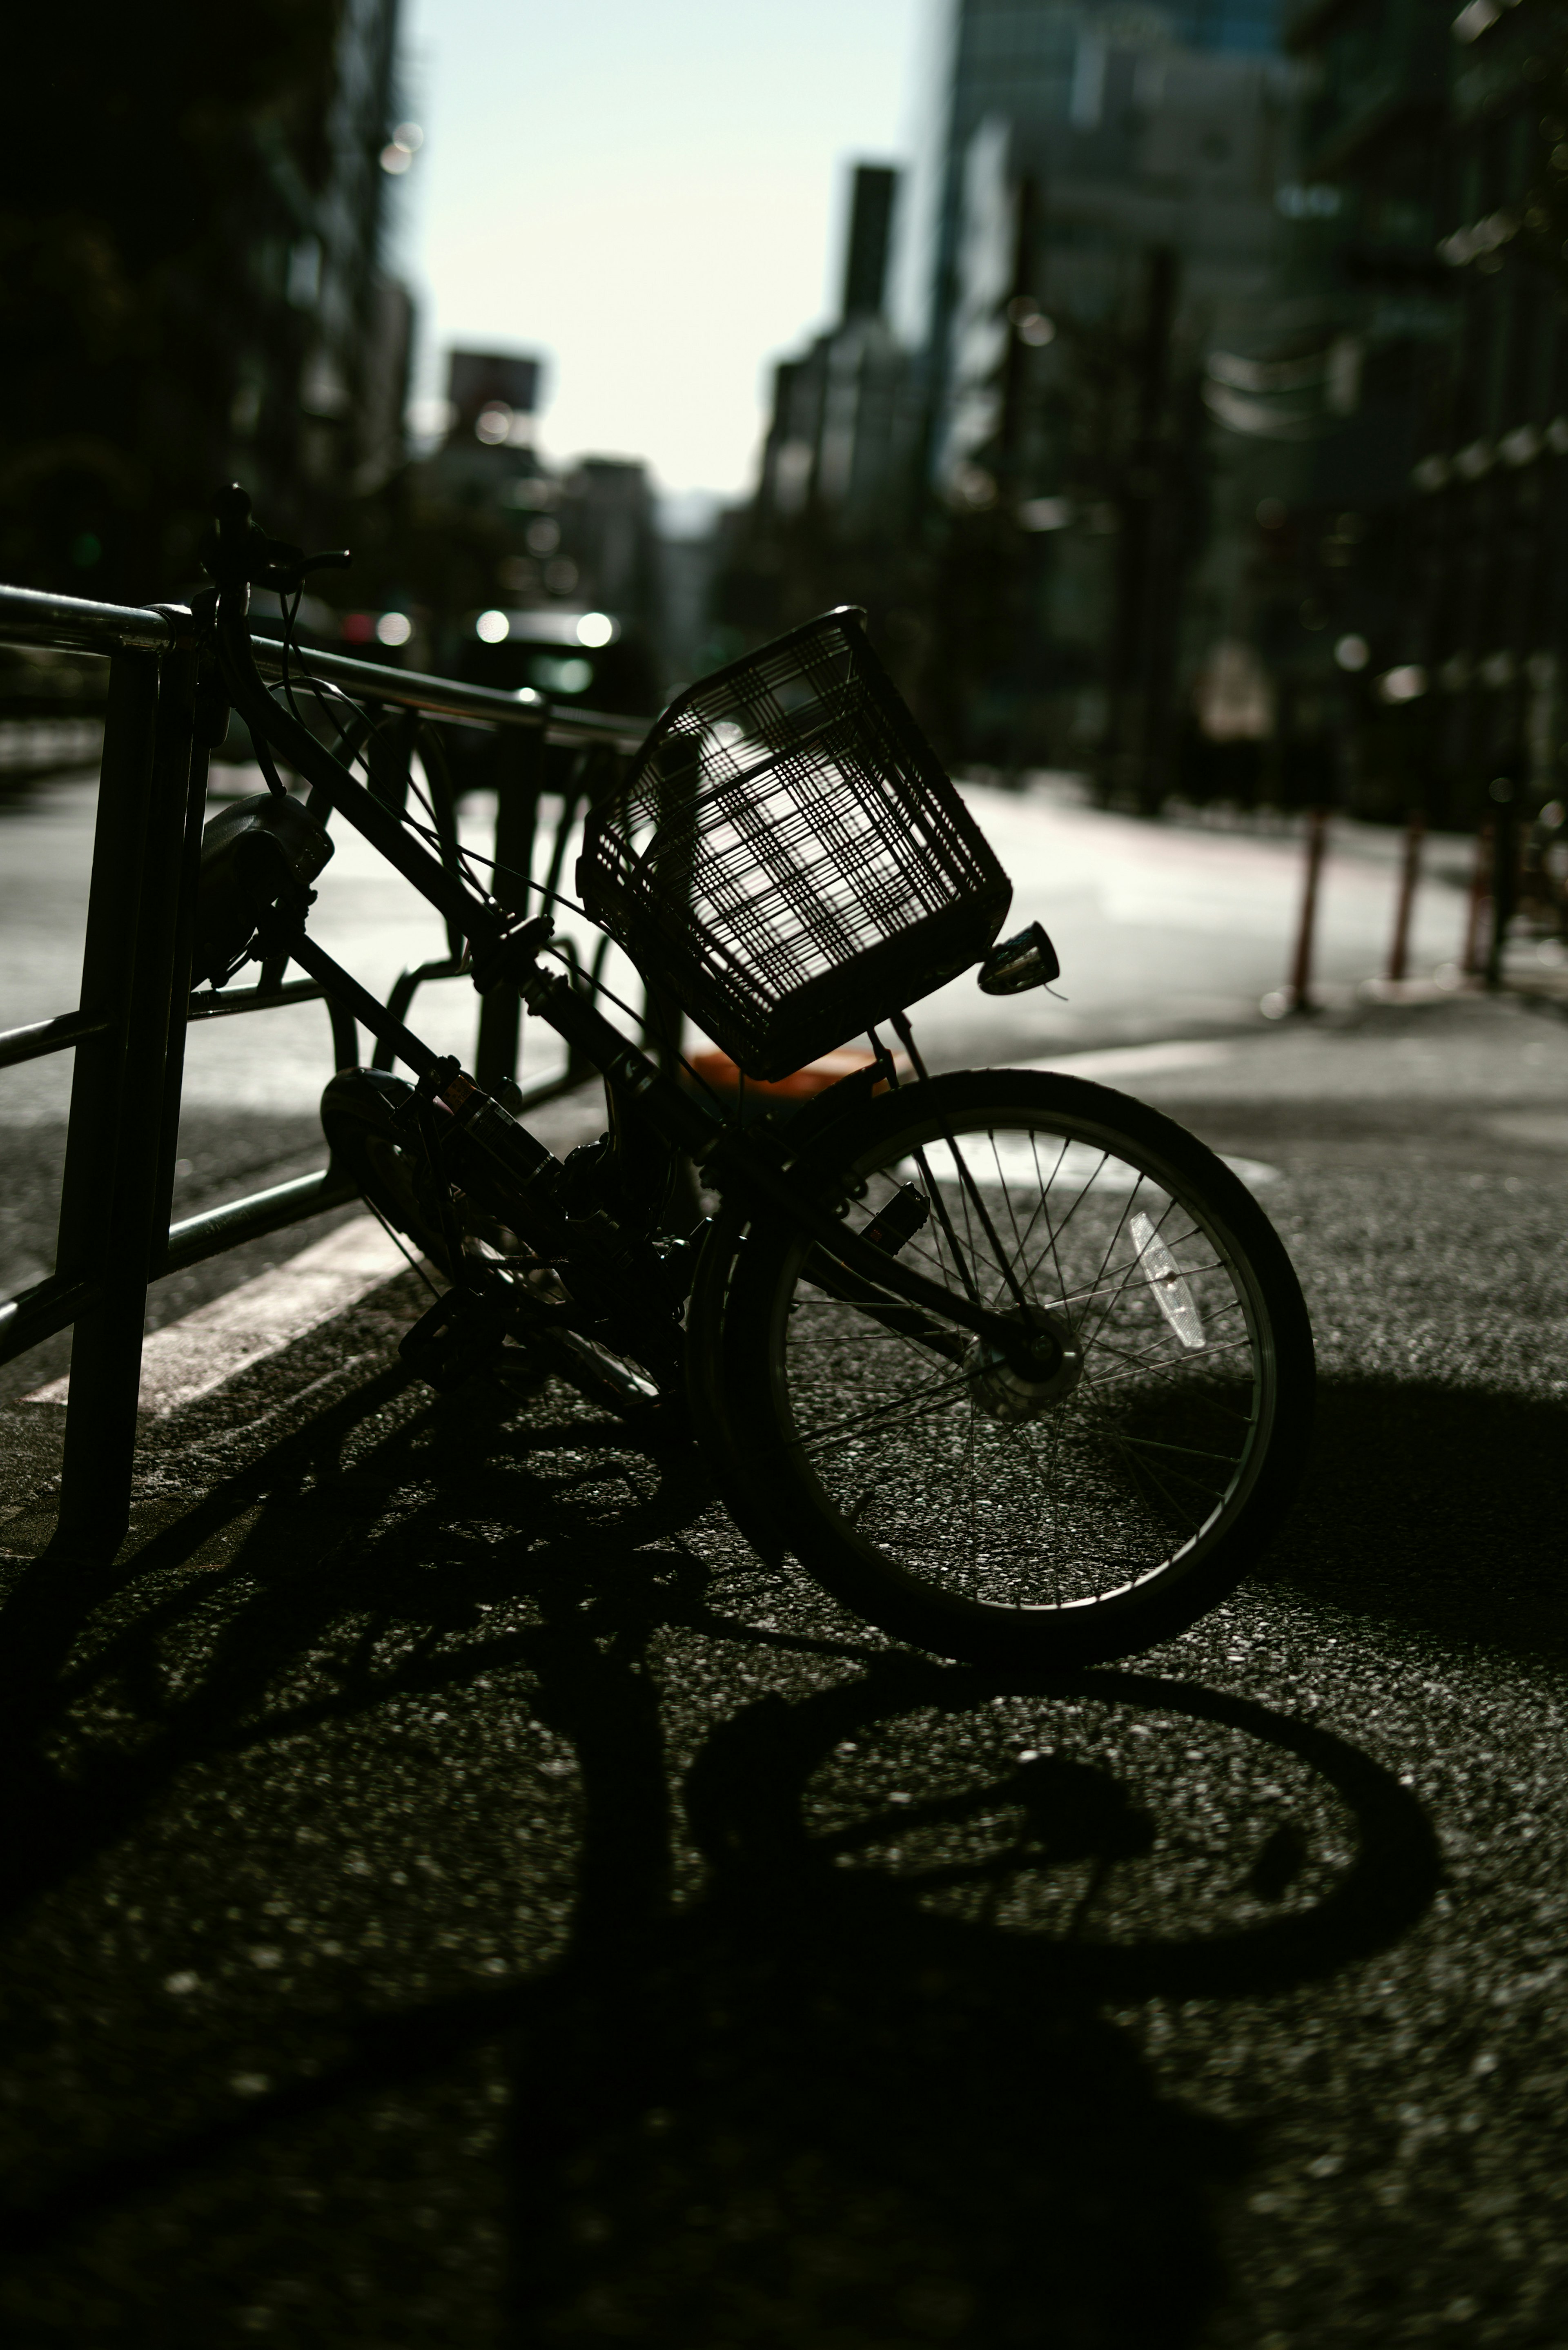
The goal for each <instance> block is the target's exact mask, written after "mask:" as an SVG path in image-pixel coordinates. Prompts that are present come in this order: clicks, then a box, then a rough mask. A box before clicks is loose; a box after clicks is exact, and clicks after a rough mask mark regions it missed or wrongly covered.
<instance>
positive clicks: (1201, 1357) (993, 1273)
mask: <svg viewBox="0 0 1568 2350" xmlns="http://www.w3.org/2000/svg"><path fill="white" fill-rule="evenodd" d="M832 1147H833V1149H834V1150H835V1153H836V1163H837V1170H838V1172H839V1173H840V1175H841V1176H842V1177H843V1178H844V1180H846V1182H847V1184H848V1185H849V1187H850V1188H851V1190H854V1189H855V1187H856V1186H857V1185H858V1184H863V1185H864V1186H865V1191H864V1195H863V1196H864V1201H865V1206H864V1209H863V1210H861V1209H857V1211H856V1219H857V1222H861V1221H862V1220H863V1221H864V1225H865V1228H866V1229H867V1232H871V1231H872V1229H873V1228H874V1227H875V1228H877V1229H878V1230H879V1231H880V1232H881V1234H882V1235H883V1239H882V1242H881V1243H880V1244H884V1245H891V1246H893V1247H894V1248H895V1249H896V1250H897V1252H898V1253H900V1254H901V1255H902V1257H903V1259H904V1261H905V1262H906V1263H909V1264H910V1265H911V1266H914V1267H918V1269H919V1271H920V1272H922V1273H923V1274H926V1275H927V1276H928V1278H930V1279H934V1280H938V1281H940V1282H941V1283H943V1284H944V1285H946V1286H948V1287H950V1289H952V1290H953V1291H954V1292H955V1293H956V1294H959V1295H966V1294H967V1295H971V1296H975V1295H978V1296H979V1297H980V1298H981V1301H982V1302H983V1303H985V1304H986V1305H990V1306H992V1307H994V1308H996V1309H997V1310H999V1311H1001V1312H1003V1313H1005V1314H1007V1315H1010V1316H1011V1317H1012V1318H1014V1319H1017V1320H1019V1321H1020V1322H1028V1323H1030V1324H1031V1325H1033V1326H1036V1327H1043V1328H1046V1329H1049V1330H1050V1331H1051V1332H1052V1334H1053V1335H1054V1336H1055V1337H1056V1338H1057V1339H1058V1341H1059V1342H1060V1344H1061V1347H1062V1349H1063V1353H1062V1360H1061V1364H1060V1366H1059V1367H1058V1368H1056V1369H1055V1370H1054V1371H1053V1372H1052V1374H1051V1376H1050V1377H1049V1378H1041V1379H1039V1380H1033V1379H1032V1378H1028V1377H1021V1376H1020V1375H1019V1373H1018V1371H1017V1369H1016V1367H1013V1365H1012V1364H1010V1362H1009V1361H1008V1360H1005V1359H1003V1357H1002V1356H1001V1355H999V1354H998V1353H997V1351H996V1350H995V1349H993V1348H990V1347H987V1345H986V1344H985V1343H984V1342H983V1341H981V1340H979V1339H976V1338H973V1337H971V1336H968V1335H967V1334H965V1333H963V1332H961V1331H959V1330H956V1329H955V1328H953V1326H950V1325H945V1326H944V1325H940V1324H938V1323H936V1322H935V1321H932V1320H930V1319H929V1317H926V1316H924V1315H919V1314H918V1313H916V1312H914V1311H913V1310H912V1309H910V1308H908V1307H899V1308H893V1309H891V1310H889V1309H888V1308H887V1307H884V1308H883V1310H882V1311H881V1312H880V1313H879V1314H877V1313H872V1314H868V1313H867V1312H866V1311H864V1310H863V1308H862V1307H859V1306H857V1305H855V1304H854V1303H852V1302H849V1300H848V1299H847V1298H846V1295H845V1294H844V1292H845V1289H846V1284H845V1282H844V1281H843V1279H842V1278H840V1277H837V1276H836V1275H835V1274H834V1270H833V1266H832V1263H831V1260H830V1259H829V1258H827V1257H826V1256H825V1255H823V1254H822V1253H820V1252H818V1251H815V1250H814V1249H813V1247H812V1244H811V1243H809V1242H808V1241H807V1240H805V1238H804V1237H803V1236H802V1235H801V1234H800V1233H799V1232H798V1231H794V1230H792V1229H791V1228H790V1227H789V1226H788V1225H787V1223H785V1222H784V1221H783V1220H777V1221H775V1220H773V1219H767V1220H759V1221H757V1222H754V1223H753V1226H752V1228H751V1230H750V1232H749V1233H748V1234H747V1236H746V1239H745V1242H744V1244H743V1246H740V1247H738V1248H737V1249H736V1251H735V1254H734V1262H733V1271H732V1277H731V1280H730V1283H729V1288H728V1295H727V1297H726V1300H725V1309H724V1331H725V1365H726V1386H727V1388H728V1392H729V1396H730V1399H731V1401H730V1406H729V1409H728V1410H727V1412H726V1435H727V1438H728V1440H729V1442H730V1445H731V1449H732V1456H733V1465H734V1470H735V1471H736V1472H738V1475H739V1479H740V1481H741V1483H742V1486H743V1487H744V1488H745V1489H747V1490H748V1491H749V1493H750V1495H751V1497H752V1500H751V1513H752V1515H753V1517H754V1516H755V1515H756V1513H757V1511H758V1509H759V1508H760V1509H761V1510H762V1511H763V1512H764V1513H772V1514H773V1515H774V1516H775V1517H776V1519H777V1522H778V1524H779V1527H780V1530H781V1532H782V1534H783V1535H784V1540H785V1541H786V1543H787V1544H788V1545H789V1547H790V1548H792V1549H793V1550H794V1552H795V1554H796V1555H797V1556H798V1557H799V1558H800V1560H801V1562H802V1564H803V1565H805V1566H806V1567H807V1568H808V1569H809V1570H810V1571H811V1572H812V1573H813V1574H814V1575H816V1576H817V1578H818V1579H819V1580H820V1581H821V1582H823V1583H824V1584H825V1585H826V1586H827V1587H828V1588H830V1589H831V1590H833V1591H835V1592H836V1593H837V1594H838V1595H839V1596H841V1597H843V1598H844V1599H846V1601H847V1602H848V1603H849V1604H850V1605H851V1606H852V1607H855V1608H857V1610H858V1611H859V1612H860V1613H861V1614H862V1615H864V1616H867V1617H869V1618H870V1619H871V1620H872V1621H874V1622H876V1623H878V1624H880V1625H882V1626H883V1627H885V1628H886V1629H887V1630H888V1631H890V1632H892V1633H894V1634H895V1635H897V1636H898V1638H906V1639H909V1640H911V1641H914V1642H916V1643H917V1644H919V1646H921V1647H924V1648H931V1649H933V1650H935V1651H937V1652H938V1653H940V1654H942V1655H946V1656H952V1657H959V1658H964V1659H971V1660H972V1661H975V1662H984V1663H989V1664H1006V1665H1012V1666H1036V1667H1045V1668H1049V1667H1053V1666H1057V1665H1067V1664H1076V1663H1082V1662H1085V1661H1091V1660H1094V1659H1099V1658H1105V1657H1113V1656H1124V1655H1127V1654H1129V1653H1131V1652H1132V1651H1134V1650H1136V1649H1138V1648H1144V1647H1147V1645H1149V1644H1150V1643H1151V1642H1152V1641H1155V1640H1158V1639H1162V1638H1168V1637H1169V1636H1170V1635H1171V1634H1173V1633H1175V1632H1179V1631H1181V1630H1183V1629H1185V1628H1186V1627H1188V1626H1189V1624H1191V1623H1192V1622H1193V1621H1194V1620H1195V1619H1196V1618H1197V1617H1199V1615H1201V1614H1202V1613H1203V1612H1204V1611H1205V1610H1206V1609H1207V1608H1209V1607H1212V1606H1213V1605H1214V1604H1215V1602H1216V1601H1217V1600H1219V1599H1220V1598H1221V1597H1223V1596H1225V1594H1226V1593H1227V1592H1228V1591H1230V1590H1231V1588H1232V1587H1233V1586H1234V1585H1235V1584H1236V1582H1237V1581H1238V1580H1239V1579H1240V1577H1241V1575H1242V1574H1244V1573H1245V1571H1246V1570H1247V1568H1248V1567H1249V1566H1250V1565H1251V1563H1252V1561H1253V1560H1254V1559H1255V1558H1256V1556H1257V1555H1258V1552H1259V1550H1260V1548H1261V1547H1262V1543H1263V1541H1264V1540H1265V1539H1266V1537H1267V1535H1268V1534H1269V1533H1270V1532H1271V1531H1272V1528H1273V1527H1274V1525H1275V1524H1276V1523H1277V1522H1278V1519H1279V1517H1280V1514H1281V1513H1282V1510H1283V1509H1284V1507H1285V1505H1286V1503H1288V1501H1289V1499H1290V1496H1291V1494H1292V1492H1293V1488H1294V1485H1295V1482H1296V1479H1297V1476H1298V1474H1299V1471H1300V1469H1301V1466H1302V1462H1303V1457H1304V1452H1305V1448H1306V1442H1307V1437H1308V1433H1309V1430H1310V1424H1311V1412H1312V1394H1313V1377H1314V1373H1313V1351H1312V1336H1311V1330H1310V1326H1309V1324H1308V1321H1307V1315H1306V1309H1305V1306H1304V1305H1303V1302H1302V1296H1301V1291H1300V1288H1299V1286H1298V1284H1297V1283H1296V1279H1295V1275H1294V1274H1293V1270H1292V1268H1291V1264H1290V1261H1289V1259H1288V1257H1287V1256H1286V1254H1285V1252H1284V1250H1283V1248H1282V1245H1281V1243H1280V1241H1279V1239H1278V1237H1277V1235H1276V1234H1275V1232H1273V1229H1272V1226H1271V1225H1270V1223H1269V1222H1268V1219H1267V1218H1266V1216H1264V1214H1263V1213H1262V1210H1261V1209H1260V1208H1259V1206H1258V1204H1257V1202H1256V1201H1254V1200H1253V1199H1252V1197H1251V1194H1250V1193H1249V1192H1248V1191H1246V1189H1245V1188H1244V1186H1243V1185H1242V1184H1241V1182H1240V1181H1239V1180H1238V1179H1237V1178H1236V1176H1235V1175H1233V1174H1232V1173H1231V1170H1229V1169H1228V1168H1227V1167H1226V1166H1225V1165H1224V1163H1223V1162H1222V1161H1221V1160H1220V1159H1217V1158H1216V1157H1215V1156H1214V1154H1213V1153H1212V1152H1211V1151H1210V1150H1208V1149H1205V1147H1204V1146H1203V1145H1202V1144H1201V1143H1199V1141H1197V1140H1196V1139H1195V1138H1194V1137H1193V1136H1191V1135H1189V1134H1188V1133H1186V1132H1185V1131H1184V1130H1183V1129H1182V1128H1180V1127H1179V1126H1176V1125H1175V1124H1173V1122H1172V1121H1171V1120H1170V1119H1168V1118H1163V1117H1161V1116H1160V1115H1159V1113H1158V1111H1155V1110H1151V1109H1149V1108H1147V1107H1145V1106H1144V1105H1143V1104H1141V1103H1138V1102H1135V1101H1131V1100H1128V1099H1127V1097H1125V1096H1123V1095H1120V1094H1116V1093H1112V1092H1109V1091H1108V1090H1106V1088H1104V1087H1098V1086H1091V1085H1085V1084H1084V1083H1082V1082H1079V1081H1076V1080H1074V1079H1070V1078H1064V1077H1052V1076H1037V1075H1033V1074H1031V1073H1029V1072H1026V1071H1014V1070H1000V1071H994V1072H981V1073H975V1074H966V1075H961V1076H944V1077H938V1078H935V1079H932V1080H930V1081H929V1082H927V1083H925V1084H922V1085H918V1086H913V1087H905V1088H903V1089H902V1090H900V1091H899V1092H898V1093H896V1094H893V1095H890V1096H888V1097H884V1098H883V1099H881V1100H880V1101H877V1102H876V1103H873V1104H872V1105H870V1106H869V1107H868V1108H867V1109H866V1110H865V1111H863V1112H861V1113H859V1114H857V1115H856V1116H854V1117H851V1118H846V1119H845V1121H844V1123H843V1126H842V1127H841V1128H835V1129H834V1132H833V1146H832ZM901 1233H907V1234H908V1237H907V1238H904V1239H900V1237H899V1235H900V1234H901ZM849 1287H850V1288H851V1289H852V1288H853V1284H849ZM836 1291H837V1292H838V1293H839V1294H835V1292H836Z"/></svg>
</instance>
